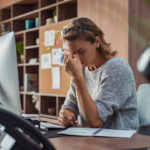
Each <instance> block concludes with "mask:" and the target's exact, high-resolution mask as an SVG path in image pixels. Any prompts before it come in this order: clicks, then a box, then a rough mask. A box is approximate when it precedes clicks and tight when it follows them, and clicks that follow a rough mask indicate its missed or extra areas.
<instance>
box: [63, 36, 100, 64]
mask: <svg viewBox="0 0 150 150" xmlns="http://www.w3.org/2000/svg"><path fill="white" fill-rule="evenodd" d="M96 47H97V44H96V42H95V43H93V44H91V43H90V42H88V41H85V40H83V39H76V40H73V41H68V40H65V41H64V43H63V49H64V50H69V51H70V52H72V54H77V55H78V56H79V59H80V62H81V64H82V65H83V66H89V65H93V64H95V61H96V59H97V58H98V57H97V56H98V55H99V54H98V51H97V50H96Z"/></svg>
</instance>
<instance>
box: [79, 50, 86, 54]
mask: <svg viewBox="0 0 150 150" xmlns="http://www.w3.org/2000/svg"><path fill="white" fill-rule="evenodd" d="M85 51H86V49H82V50H81V49H80V50H78V51H77V53H78V54H83V53H84V52H85Z"/></svg>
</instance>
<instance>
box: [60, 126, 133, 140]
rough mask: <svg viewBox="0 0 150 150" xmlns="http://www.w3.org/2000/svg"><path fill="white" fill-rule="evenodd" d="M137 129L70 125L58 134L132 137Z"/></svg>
mask: <svg viewBox="0 0 150 150" xmlns="http://www.w3.org/2000/svg"><path fill="white" fill-rule="evenodd" d="M134 133H136V130H115V129H103V128H77V127H70V128H68V129H66V130H63V131H60V132H58V134H64V135H74V136H104V137H121V138H130V137H131V136H132V135H133V134H134Z"/></svg>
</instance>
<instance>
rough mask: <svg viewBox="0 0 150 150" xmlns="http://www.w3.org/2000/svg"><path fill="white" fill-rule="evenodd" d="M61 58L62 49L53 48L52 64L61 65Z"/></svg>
mask: <svg viewBox="0 0 150 150" xmlns="http://www.w3.org/2000/svg"><path fill="white" fill-rule="evenodd" d="M61 56H62V49H61V48H57V49H56V48H53V49H52V64H58V65H60V64H61Z"/></svg>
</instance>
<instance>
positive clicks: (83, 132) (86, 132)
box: [58, 127, 99, 136]
mask: <svg viewBox="0 0 150 150" xmlns="http://www.w3.org/2000/svg"><path fill="white" fill-rule="evenodd" d="M97 129H99V128H76V127H70V128H68V129H66V130H64V131H60V132H58V134H65V135H75V136H93V133H94V132H95V131H96V130H97Z"/></svg>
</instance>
